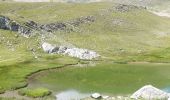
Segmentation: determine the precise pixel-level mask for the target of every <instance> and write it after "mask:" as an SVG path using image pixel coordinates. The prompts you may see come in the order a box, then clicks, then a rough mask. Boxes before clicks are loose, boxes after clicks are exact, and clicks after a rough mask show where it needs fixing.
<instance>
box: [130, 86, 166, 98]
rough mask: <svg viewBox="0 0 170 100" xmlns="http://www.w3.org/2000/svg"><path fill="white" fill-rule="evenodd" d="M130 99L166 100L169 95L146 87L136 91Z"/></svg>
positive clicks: (151, 87)
mask: <svg viewBox="0 0 170 100" xmlns="http://www.w3.org/2000/svg"><path fill="white" fill-rule="evenodd" d="M130 98H132V99H140V98H142V99H146V100H167V99H168V98H169V94H168V93H166V92H164V91H162V90H160V89H157V88H155V87H153V86H152V85H146V86H144V87H142V88H141V89H139V90H138V91H136V92H135V93H134V94H133V95H132V96H131V97H130Z"/></svg>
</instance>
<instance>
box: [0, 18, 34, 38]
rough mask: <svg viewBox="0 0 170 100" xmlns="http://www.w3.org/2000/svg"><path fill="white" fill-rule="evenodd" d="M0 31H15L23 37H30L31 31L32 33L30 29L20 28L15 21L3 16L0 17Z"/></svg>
mask: <svg viewBox="0 0 170 100" xmlns="http://www.w3.org/2000/svg"><path fill="white" fill-rule="evenodd" d="M0 29H4V30H11V31H15V32H18V33H20V34H22V35H24V36H29V35H31V31H32V30H31V29H30V28H27V27H25V26H22V25H20V24H19V23H17V22H16V21H14V20H11V19H9V18H8V17H5V16H0Z"/></svg>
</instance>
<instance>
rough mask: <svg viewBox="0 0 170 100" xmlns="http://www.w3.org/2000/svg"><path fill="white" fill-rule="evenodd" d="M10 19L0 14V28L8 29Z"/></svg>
mask: <svg viewBox="0 0 170 100" xmlns="http://www.w3.org/2000/svg"><path fill="white" fill-rule="evenodd" d="M9 23H10V19H9V18H8V17H5V16H0V29H5V30H8V29H9Z"/></svg>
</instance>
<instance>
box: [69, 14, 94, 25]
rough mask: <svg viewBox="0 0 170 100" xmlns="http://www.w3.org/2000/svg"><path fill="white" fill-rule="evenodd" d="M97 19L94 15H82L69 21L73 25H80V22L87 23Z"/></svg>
mask: <svg viewBox="0 0 170 100" xmlns="http://www.w3.org/2000/svg"><path fill="white" fill-rule="evenodd" d="M95 20H96V18H95V17H94V16H86V17H80V18H77V19H75V20H72V21H69V22H68V23H69V24H71V25H73V26H75V27H76V26H79V25H80V24H87V23H92V22H94V21H95Z"/></svg>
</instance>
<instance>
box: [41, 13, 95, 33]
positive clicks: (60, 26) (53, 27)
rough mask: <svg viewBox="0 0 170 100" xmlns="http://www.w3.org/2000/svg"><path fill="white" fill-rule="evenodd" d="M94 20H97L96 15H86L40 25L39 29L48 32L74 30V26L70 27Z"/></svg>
mask: <svg viewBox="0 0 170 100" xmlns="http://www.w3.org/2000/svg"><path fill="white" fill-rule="evenodd" d="M94 21H95V17H94V16H85V17H80V18H77V19H74V20H70V21H66V22H56V23H50V24H44V25H40V27H39V29H41V30H44V31H47V32H54V31H58V30H67V31H72V30H73V29H72V28H71V29H70V26H73V27H78V26H80V25H81V24H87V23H92V22H94Z"/></svg>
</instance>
